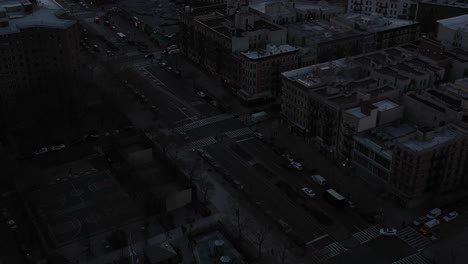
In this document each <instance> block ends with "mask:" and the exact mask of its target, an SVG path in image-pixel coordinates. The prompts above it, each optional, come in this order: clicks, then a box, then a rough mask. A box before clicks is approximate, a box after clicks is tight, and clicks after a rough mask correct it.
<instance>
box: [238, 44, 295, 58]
mask: <svg viewBox="0 0 468 264" xmlns="http://www.w3.org/2000/svg"><path fill="white" fill-rule="evenodd" d="M296 51H299V49H298V48H296V47H293V46H291V45H288V44H284V45H278V46H276V45H267V46H266V48H265V49H261V50H255V51H247V52H242V53H241V54H242V55H243V56H245V57H247V58H249V59H251V60H257V59H263V58H268V57H273V56H277V55H281V54H287V53H292V52H296Z"/></svg>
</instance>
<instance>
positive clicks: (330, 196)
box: [325, 189, 346, 208]
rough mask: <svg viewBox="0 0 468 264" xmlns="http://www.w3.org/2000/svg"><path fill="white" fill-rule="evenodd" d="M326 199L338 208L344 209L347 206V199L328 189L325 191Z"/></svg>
mask: <svg viewBox="0 0 468 264" xmlns="http://www.w3.org/2000/svg"><path fill="white" fill-rule="evenodd" d="M325 199H327V201H328V202H329V203H331V204H332V205H334V206H336V207H340V208H343V207H345V206H346V199H345V198H344V197H343V196H342V195H341V194H339V193H338V192H337V191H335V190H333V189H328V190H326V191H325Z"/></svg>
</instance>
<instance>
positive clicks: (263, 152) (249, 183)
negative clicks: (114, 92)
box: [86, 19, 367, 242]
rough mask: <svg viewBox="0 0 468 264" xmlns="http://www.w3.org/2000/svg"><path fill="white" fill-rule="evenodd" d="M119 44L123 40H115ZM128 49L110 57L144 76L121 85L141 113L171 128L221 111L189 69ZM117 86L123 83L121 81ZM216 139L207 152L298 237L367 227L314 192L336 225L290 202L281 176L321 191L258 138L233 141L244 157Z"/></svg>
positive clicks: (212, 126) (232, 123) (215, 128)
mask: <svg viewBox="0 0 468 264" xmlns="http://www.w3.org/2000/svg"><path fill="white" fill-rule="evenodd" d="M86 22H87V23H88V25H89V26H90V27H93V28H97V29H98V30H96V32H98V33H99V32H100V33H101V34H103V35H104V36H105V37H106V38H108V39H109V40H111V41H117V40H116V38H115V32H113V31H111V30H109V29H108V28H106V27H105V26H104V25H95V24H94V23H93V22H92V21H90V20H89V19H87V20H86ZM133 30H135V35H137V33H136V32H138V31H137V30H136V28H135V29H133ZM140 33H141V32H140ZM119 45H127V44H122V43H120V44H119ZM133 49H134V48H132V47H126V48H125V49H124V51H125V52H124V53H121V54H119V55H117V56H116V57H115V62H116V63H117V62H118V61H125V63H127V64H129V65H133V69H134V70H135V71H136V72H138V73H139V74H140V76H141V79H142V80H145V83H146V84H147V85H142V86H137V85H136V84H132V83H130V88H128V87H127V88H123V89H127V94H128V96H129V100H133V101H135V105H141V107H142V109H141V110H140V111H141V112H145V113H147V112H150V107H151V106H152V105H154V106H155V107H158V108H159V114H158V115H157V116H158V119H160V120H163V121H164V122H165V123H166V124H167V125H170V126H171V127H172V128H175V127H178V126H182V125H184V124H188V123H191V122H198V121H200V120H203V119H206V118H209V117H212V116H217V115H220V114H222V112H221V111H219V110H218V109H216V108H215V107H214V106H212V105H211V104H209V103H208V102H207V101H206V100H204V99H203V98H201V97H200V96H198V95H197V94H196V91H195V90H194V88H195V87H194V78H195V76H191V74H192V73H186V72H182V76H183V77H185V78H182V79H177V78H175V77H174V76H173V75H172V74H170V73H169V72H167V71H166V70H164V69H163V68H161V67H160V66H159V65H158V64H157V62H155V61H154V62H153V63H151V61H150V60H145V59H144V58H142V56H141V55H139V56H138V54H137V53H135V51H133ZM100 58H101V59H103V58H105V56H103V55H100ZM171 60H172V61H174V58H171ZM175 60H177V59H175ZM122 81H123V80H122ZM122 86H123V87H125V85H122ZM133 90H136V91H138V92H140V93H141V94H144V95H145V97H147V98H148V100H149V102H148V103H146V104H145V103H141V102H139V101H141V98H140V99H139V98H138V96H137V95H135V94H134V92H133ZM244 127H245V126H244V125H243V124H242V123H241V122H240V121H238V120H236V119H229V120H224V121H220V122H214V123H207V124H206V125H205V126H201V127H199V128H196V129H192V130H189V131H187V135H188V136H189V138H190V141H191V142H193V141H196V140H198V139H203V138H206V137H210V136H217V135H219V134H221V133H225V132H228V131H234V130H237V129H242V128H244ZM228 138H229V137H228ZM220 141H222V142H221V143H218V144H215V145H212V146H209V147H208V151H209V152H210V153H211V154H212V156H214V157H215V159H216V160H217V161H218V162H219V163H220V164H222V166H224V167H225V168H226V169H227V170H228V171H230V172H231V174H232V175H235V176H236V177H239V179H238V180H239V181H240V182H242V183H243V184H244V185H245V186H246V189H247V190H249V189H251V190H254V191H253V192H252V193H254V197H255V200H258V201H263V203H262V205H261V207H262V208H263V210H265V211H271V214H272V217H273V218H274V219H275V220H278V219H283V220H284V221H285V222H286V223H288V224H289V225H290V226H291V227H292V230H294V231H295V232H296V233H297V234H298V236H299V237H300V238H301V239H302V241H304V242H308V241H311V240H313V239H315V238H317V237H320V236H322V235H324V234H326V233H330V234H332V235H333V236H335V235H336V234H340V235H336V236H337V237H339V238H341V237H343V236H349V235H350V234H351V233H353V232H357V231H359V230H360V229H364V228H366V227H367V225H366V224H365V223H363V222H362V220H361V219H359V218H358V217H356V215H355V214H353V213H352V212H349V211H347V210H345V211H337V210H336V209H334V208H333V207H331V206H330V205H329V204H328V203H326V202H325V201H324V200H323V199H322V198H321V197H318V198H317V199H316V201H307V203H308V204H310V206H312V207H317V208H320V210H323V211H325V212H326V214H327V215H328V216H330V217H331V218H332V219H333V221H334V223H335V224H334V225H333V226H331V227H328V228H325V227H324V226H322V225H320V224H318V223H317V220H316V219H315V218H314V217H312V216H311V215H310V213H309V212H307V211H306V210H304V209H303V208H301V207H300V205H298V204H296V203H295V202H292V200H291V199H290V197H288V196H287V195H286V194H285V193H284V191H280V189H279V188H278V187H277V186H276V185H275V184H277V183H278V181H280V180H282V181H284V182H287V183H288V184H289V185H290V186H291V187H292V189H293V190H295V191H297V194H298V196H299V197H301V198H302V199H305V198H304V197H302V196H300V191H298V190H300V188H301V187H303V186H310V187H312V188H313V189H314V190H315V191H316V192H319V193H322V192H323V190H321V189H320V188H319V187H318V186H316V185H313V184H312V182H311V181H310V180H309V179H308V178H307V177H306V176H307V174H306V173H298V172H297V171H293V170H291V169H288V168H287V167H286V166H282V165H281V164H285V160H284V159H282V158H281V157H280V156H279V155H278V154H276V153H274V152H273V151H272V150H271V148H270V147H269V146H267V145H266V144H265V143H263V142H261V141H259V140H257V139H247V140H244V141H242V142H240V143H238V145H239V147H240V148H242V149H243V150H244V153H248V156H249V157H247V158H246V156H245V155H242V153H240V152H239V151H237V152H236V151H234V150H233V149H232V148H231V147H230V146H229V142H231V143H232V141H230V140H226V139H224V140H220ZM187 143H189V142H187ZM236 144H237V143H236ZM187 145H188V144H187ZM251 160H254V161H256V162H258V163H260V164H262V165H263V167H265V168H268V170H270V171H273V174H272V175H270V174H268V173H265V172H264V171H259V170H258V169H257V168H256V167H252V166H251V164H250V163H249V161H251Z"/></svg>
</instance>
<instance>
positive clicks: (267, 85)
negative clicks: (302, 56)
mask: <svg viewBox="0 0 468 264" xmlns="http://www.w3.org/2000/svg"><path fill="white" fill-rule="evenodd" d="M239 57H240V61H241V62H240V65H241V67H240V76H239V82H240V89H239V91H238V95H239V96H240V97H241V98H242V99H243V100H244V101H247V102H249V101H256V100H267V99H270V98H273V97H277V96H278V95H279V94H280V89H281V79H280V73H281V72H284V71H288V70H292V69H295V68H297V67H298V61H299V49H298V48H295V47H292V46H290V45H287V44H286V45H279V46H274V45H267V47H266V48H265V49H260V50H256V51H247V52H241V53H240V54H239Z"/></svg>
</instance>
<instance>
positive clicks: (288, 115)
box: [282, 44, 445, 152]
mask: <svg viewBox="0 0 468 264" xmlns="http://www.w3.org/2000/svg"><path fill="white" fill-rule="evenodd" d="M444 72H445V70H444V69H443V68H441V67H439V66H437V65H436V64H435V63H434V62H433V61H431V60H430V59H428V58H425V57H422V56H420V55H418V54H417V53H416V48H415V47H414V46H413V45H410V44H407V45H404V46H399V47H394V48H390V49H386V50H381V51H376V52H371V53H367V54H363V55H359V56H354V57H350V58H343V59H339V60H335V61H331V62H327V63H321V64H316V65H313V66H308V67H304V68H300V69H296V70H292V71H288V72H284V73H282V80H283V95H282V100H283V101H282V114H283V115H284V117H285V119H286V120H288V121H289V123H290V125H291V128H292V129H295V130H296V131H298V132H300V133H303V134H304V136H305V137H306V138H308V139H309V140H317V141H319V142H320V143H321V144H322V145H324V146H326V148H328V149H330V151H332V152H336V150H337V144H338V137H339V129H340V127H341V126H340V122H341V120H342V113H343V111H344V110H347V109H349V108H352V107H356V106H358V105H359V103H361V102H362V101H368V100H377V99H379V98H380V99H383V98H387V99H391V100H396V101H398V100H399V99H400V98H401V97H402V95H403V94H404V93H406V92H407V91H420V90H424V89H429V88H432V87H433V85H434V82H437V81H438V80H442V78H443V75H444Z"/></svg>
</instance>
